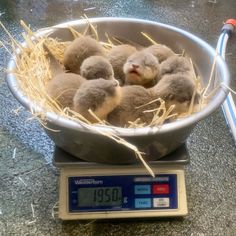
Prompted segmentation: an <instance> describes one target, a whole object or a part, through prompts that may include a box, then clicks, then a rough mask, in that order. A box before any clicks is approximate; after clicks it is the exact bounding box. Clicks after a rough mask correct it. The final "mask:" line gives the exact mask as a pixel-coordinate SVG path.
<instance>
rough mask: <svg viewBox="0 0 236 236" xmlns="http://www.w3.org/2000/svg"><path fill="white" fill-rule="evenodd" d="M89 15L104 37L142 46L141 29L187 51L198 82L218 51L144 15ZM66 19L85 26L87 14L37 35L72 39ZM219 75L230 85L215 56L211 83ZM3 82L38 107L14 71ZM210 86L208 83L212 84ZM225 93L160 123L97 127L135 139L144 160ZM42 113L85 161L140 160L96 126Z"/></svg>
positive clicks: (62, 142) (174, 141)
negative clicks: (187, 113) (190, 112)
mask: <svg viewBox="0 0 236 236" xmlns="http://www.w3.org/2000/svg"><path fill="white" fill-rule="evenodd" d="M90 21H91V23H92V24H94V25H96V26H97V31H98V34H99V37H100V39H101V40H106V38H105V33H108V35H109V36H119V37H121V38H125V39H128V40H132V41H134V42H137V43H139V44H141V45H144V46H145V45H149V44H150V43H149V42H148V41H147V39H145V38H144V37H143V36H142V35H141V32H145V33H147V34H148V35H150V36H152V38H154V39H155V40H156V41H157V42H159V43H161V44H165V45H167V46H169V47H170V48H172V49H173V50H174V51H175V52H176V53H182V51H183V50H184V51H185V53H186V54H188V55H189V56H190V57H191V59H192V61H193V63H194V66H195V68H196V70H197V73H198V74H199V76H200V77H201V79H202V84H203V85H206V84H207V82H208V79H209V76H210V71H211V68H212V64H213V61H214V58H215V54H216V53H215V49H213V48H212V47H211V46H209V45H208V44H207V43H206V42H204V41H203V40H201V39H200V38H198V37H196V36H194V35H192V34H190V33H188V32H186V31H184V30H181V29H178V28H176V27H173V26H169V25H165V24H160V23H156V22H151V21H145V20H138V19H126V18H95V19H90ZM68 25H70V26H73V27H74V28H75V29H77V30H79V31H81V30H82V31H83V30H84V29H85V28H86V26H87V22H86V21H85V20H78V21H72V22H68V23H64V24H60V25H57V26H54V27H51V28H46V29H42V30H40V31H39V32H38V35H45V34H50V36H51V37H54V38H58V39H61V40H63V41H64V40H72V35H71V33H70V31H69V30H68V29H67V28H66V27H67V26H68ZM14 67H15V63H14V61H13V60H11V61H10V62H9V65H8V69H13V68H14ZM220 81H221V82H224V83H225V84H227V85H229V73H228V69H227V66H226V64H225V62H224V61H223V60H222V59H221V58H220V57H218V58H217V61H216V79H215V82H216V83H215V84H217V83H219V82H220ZM7 82H8V85H9V88H10V90H11V91H12V93H13V94H14V96H15V97H16V98H17V99H18V100H19V101H20V102H21V103H22V104H23V106H25V107H26V108H27V109H29V108H30V107H31V108H33V110H35V111H40V107H39V106H37V105H35V104H33V103H32V101H30V100H29V99H28V98H27V97H26V96H24V93H23V91H22V90H21V88H20V87H19V84H18V82H17V80H16V78H15V77H14V75H13V74H8V76H7ZM213 88H214V87H213V86H212V87H211V88H210V90H212V89H213ZM226 95H227V91H226V90H225V89H223V88H219V89H218V91H217V92H216V94H215V95H214V97H212V99H211V100H210V101H209V103H208V104H207V106H206V107H205V108H204V109H202V110H201V111H200V112H197V113H195V114H193V115H191V116H189V117H187V118H184V119H181V120H178V121H175V122H172V123H168V124H164V125H163V126H161V127H143V128H117V127H109V126H106V127H102V126H99V125H96V129H97V130H100V131H103V132H109V133H112V134H115V135H119V136H120V137H122V138H125V139H126V140H127V141H129V142H131V143H132V144H135V145H136V146H137V147H138V148H139V150H141V151H144V152H145V153H146V154H145V159H146V160H155V159H158V158H160V157H163V156H165V155H167V154H168V153H170V152H172V151H174V150H175V149H176V148H177V147H179V146H180V145H181V144H182V143H184V142H185V141H186V139H187V137H188V136H189V134H190V133H191V131H192V129H193V128H194V126H195V125H196V123H197V122H198V121H199V120H201V119H204V118H206V117H207V116H208V115H210V114H211V113H212V112H214V111H215V110H216V109H217V108H218V107H219V106H220V105H221V104H222V102H223V101H224V99H225V98H226ZM46 117H47V121H48V126H49V128H51V129H54V130H60V132H53V131H50V130H48V129H45V131H46V132H47V134H48V135H49V137H50V138H51V139H52V140H53V141H54V142H55V144H56V145H57V146H59V147H61V148H62V149H64V150H65V151H67V152H68V153H70V154H72V155H74V156H76V157H79V158H81V159H84V160H87V161H95V162H101V163H109V164H128V163H134V162H137V161H138V160H137V158H136V156H135V154H134V152H133V151H131V150H129V149H127V148H126V147H124V146H123V145H121V144H118V143H116V142H115V141H113V140H111V139H110V138H108V137H105V136H103V135H101V134H99V133H97V131H96V130H91V129H87V128H86V127H84V126H83V125H81V124H80V123H79V122H75V121H72V120H69V119H65V118H63V117H60V116H58V115H56V114H54V113H49V112H48V113H47V114H46Z"/></svg>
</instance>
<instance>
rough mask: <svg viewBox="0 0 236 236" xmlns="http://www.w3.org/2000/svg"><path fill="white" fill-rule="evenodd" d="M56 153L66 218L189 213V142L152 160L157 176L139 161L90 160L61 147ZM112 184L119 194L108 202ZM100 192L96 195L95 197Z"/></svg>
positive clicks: (62, 213)
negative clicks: (187, 182)
mask: <svg viewBox="0 0 236 236" xmlns="http://www.w3.org/2000/svg"><path fill="white" fill-rule="evenodd" d="M56 153H57V155H54V164H55V165H56V166H57V167H59V168H60V194H59V218H60V219H62V220H89V219H116V218H144V217H179V216H185V215H187V213H188V210H187V199H186V188H185V175H184V165H185V164H187V163H188V162H189V156H188V153H187V152H186V148H185V146H182V147H181V148H180V149H178V150H177V152H175V154H171V155H169V156H167V157H165V158H162V159H160V160H157V161H155V162H150V163H149V165H150V166H151V168H152V170H153V171H154V173H155V175H156V177H155V178H153V177H151V176H150V175H149V174H148V173H147V171H146V169H145V168H144V167H143V166H142V165H140V164H134V165H105V164H98V163H88V162H84V161H81V160H78V159H76V158H74V157H72V156H70V155H68V154H67V153H64V151H62V150H61V149H57V152H56V151H55V154H56ZM113 190H114V191H115V192H116V193H118V192H119V193H120V196H119V198H117V199H115V200H114V201H113V202H112V201H110V202H109V204H107V205H106V202H105V200H106V197H107V199H108V200H109V198H110V197H112V196H111V195H110V196H109V193H110V192H111V191H113ZM99 191H100V192H103V191H104V192H105V191H107V192H106V193H105V194H103V195H102V198H103V197H104V199H99V197H101V195H96V194H95V193H97V192H99ZM82 193H83V194H82ZM117 196H118V195H117ZM96 198H98V201H97V202H94V201H96ZM89 199H90V200H89ZM94 199H95V200H94ZM99 200H101V201H100V202H99Z"/></svg>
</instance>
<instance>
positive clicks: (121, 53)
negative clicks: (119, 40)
mask: <svg viewBox="0 0 236 236" xmlns="http://www.w3.org/2000/svg"><path fill="white" fill-rule="evenodd" d="M136 51H137V50H136V48H135V47H134V46H131V45H129V44H122V45H117V46H114V47H112V48H111V50H110V51H109V52H108V54H107V58H108V60H109V61H110V63H111V65H112V67H113V70H114V77H115V79H117V80H118V81H119V83H120V85H121V86H123V85H124V83H125V74H124V72H123V66H124V64H125V62H126V60H127V58H128V57H129V56H130V55H131V54H133V53H134V52H136Z"/></svg>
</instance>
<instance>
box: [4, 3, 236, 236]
mask: <svg viewBox="0 0 236 236" xmlns="http://www.w3.org/2000/svg"><path fill="white" fill-rule="evenodd" d="M88 8H91V9H90V10H89V9H88ZM86 9H88V10H86ZM235 12H236V2H235V0H225V1H221V0H217V2H216V3H209V2H208V1H207V0H195V1H194V0H192V1H187V0H185V1H184V0H179V1H174V0H169V1H165V0H163V1H161V0H160V1H151V0H150V1H149V0H146V1H141V0H140V1H138V0H135V1H119V0H114V1H113V0H109V1H102V0H101V1H75V0H74V1H72V0H67V1H62V0H53V1H49V0H37V1H36V0H24V1H23V0H16V1H7V0H5V1H4V0H1V1H0V20H1V21H2V22H3V23H4V24H5V26H6V27H7V28H8V29H9V30H10V31H11V33H12V34H13V35H14V37H16V38H18V39H19V33H20V32H21V31H22V30H21V29H20V28H19V20H20V19H23V20H24V21H25V22H27V23H30V24H31V26H32V28H33V29H38V28H41V27H45V26H50V25H53V24H57V23H60V22H63V21H69V20H71V19H78V18H80V16H81V15H82V14H84V13H86V14H87V16H88V17H94V16H125V17H135V18H142V19H148V20H154V21H159V22H162V23H168V24H171V25H174V26H177V27H180V28H183V29H185V30H187V31H190V32H192V33H194V34H195V35H197V36H199V37H201V38H202V39H204V40H205V41H207V42H208V43H210V44H211V45H212V46H215V45H216V42H217V38H218V36H219V32H220V29H221V26H222V22H223V21H225V20H226V19H228V18H231V17H235ZM0 39H1V40H2V41H4V42H8V39H7V37H6V35H5V33H4V32H3V31H0ZM234 42H235V36H234V37H233V38H232V39H231V41H230V42H229V44H228V50H227V51H228V54H227V63H228V65H229V69H230V72H231V75H232V81H233V82H232V87H233V88H236V82H235V78H236V77H235V75H236V66H235V55H236V54H234V52H236V44H235V43H234ZM0 55H1V56H0V58H1V60H0V150H1V152H0V236H3V235H4V236H5V235H70V236H73V235H163V236H168V235H170V236H178V235H179V236H182V235H188V236H190V235H191V236H208V235H217V236H218V235H224V236H234V235H236V148H235V144H234V142H233V139H232V137H231V134H230V132H229V130H228V127H227V125H226V123H225V120H224V117H223V114H222V112H221V110H218V111H217V112H216V113H214V114H213V115H212V116H210V117H209V118H207V119H206V120H204V121H202V122H200V123H199V124H198V125H197V127H196V129H195V130H194V132H193V133H192V135H191V136H190V138H189V139H188V141H187V145H188V149H189V152H190V158H191V162H190V164H189V165H188V166H187V168H186V185H187V197H188V208H189V215H188V216H186V217H184V218H183V219H149V220H147V219H142V220H110V221H95V222H78V221H70V222H63V221H61V220H59V219H53V217H52V216H51V210H52V207H53V205H54V204H55V203H56V202H57V200H58V186H57V182H58V170H57V169H56V168H54V167H53V166H52V165H51V157H52V151H53V144H52V142H51V141H50V140H49V138H48V137H47V136H46V134H45V133H44V131H43V130H42V128H41V127H40V126H39V125H38V123H37V122H35V121H28V120H27V119H28V118H29V117H30V114H29V113H28V112H26V111H25V110H24V109H21V110H20V111H19V112H16V109H17V108H19V107H20V105H19V103H18V102H17V101H16V100H15V99H14V98H13V96H12V95H11V93H10V91H9V89H8V88H7V86H6V83H5V80H4V78H5V68H6V66H7V62H8V60H9V55H8V54H7V53H6V51H5V50H4V49H3V48H0ZM31 205H33V206H34V217H33V214H32V209H31Z"/></svg>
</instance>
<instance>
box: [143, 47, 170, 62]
mask: <svg viewBox="0 0 236 236" xmlns="http://www.w3.org/2000/svg"><path fill="white" fill-rule="evenodd" d="M144 51H146V52H149V53H151V54H152V55H153V56H155V57H156V58H157V59H158V61H159V63H162V62H163V61H165V60H166V59H167V58H169V57H171V56H174V55H175V53H174V52H173V51H172V50H171V49H170V48H169V47H167V46H165V45H163V44H154V45H151V46H149V47H147V48H145V49H144Z"/></svg>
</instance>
